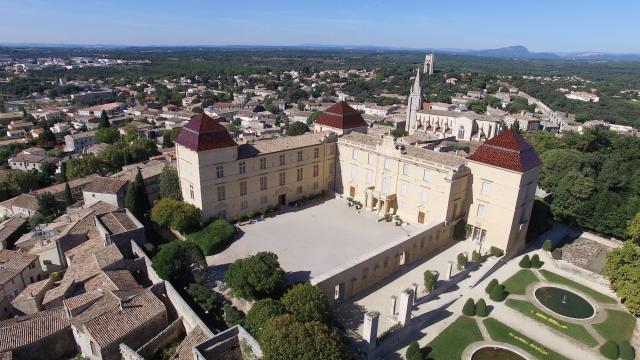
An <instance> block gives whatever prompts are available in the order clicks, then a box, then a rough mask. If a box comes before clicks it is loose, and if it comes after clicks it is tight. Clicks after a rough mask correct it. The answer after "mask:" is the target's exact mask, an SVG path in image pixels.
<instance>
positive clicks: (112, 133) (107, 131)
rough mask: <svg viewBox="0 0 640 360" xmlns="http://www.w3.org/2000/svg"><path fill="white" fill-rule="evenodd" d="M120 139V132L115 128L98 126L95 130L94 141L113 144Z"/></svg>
mask: <svg viewBox="0 0 640 360" xmlns="http://www.w3.org/2000/svg"><path fill="white" fill-rule="evenodd" d="M118 140H120V133H119V132H118V129H116V128H100V129H98V130H96V142H98V143H105V144H113V143H115V142H117V141H118Z"/></svg>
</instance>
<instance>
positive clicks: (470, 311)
mask: <svg viewBox="0 0 640 360" xmlns="http://www.w3.org/2000/svg"><path fill="white" fill-rule="evenodd" d="M462 313H463V314H464V315H467V316H474V315H475V314H476V304H475V303H474V302H473V299H472V298H468V299H467V301H466V302H465V303H464V306H463V307H462Z"/></svg>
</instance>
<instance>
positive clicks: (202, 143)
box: [176, 114, 238, 151]
mask: <svg viewBox="0 0 640 360" xmlns="http://www.w3.org/2000/svg"><path fill="white" fill-rule="evenodd" d="M176 143H178V144H180V145H182V146H184V147H186V148H189V149H191V150H193V151H204V150H211V149H220V148H225V147H231V146H238V144H237V143H236V142H235V141H234V140H233V138H232V137H231V135H230V134H229V132H228V131H227V129H226V128H225V127H224V126H222V125H220V123H218V122H217V121H216V120H215V119H212V118H211V117H210V116H208V115H206V114H197V115H194V116H192V117H191V120H190V121H189V123H187V125H185V126H183V127H182V130H180V133H179V134H178V137H177V138H176Z"/></svg>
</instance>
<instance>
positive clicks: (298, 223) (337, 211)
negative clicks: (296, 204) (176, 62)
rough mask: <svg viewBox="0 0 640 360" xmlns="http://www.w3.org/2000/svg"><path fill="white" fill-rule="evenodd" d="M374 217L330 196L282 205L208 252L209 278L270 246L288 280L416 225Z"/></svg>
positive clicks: (348, 258)
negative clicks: (222, 247) (218, 249)
mask: <svg viewBox="0 0 640 360" xmlns="http://www.w3.org/2000/svg"><path fill="white" fill-rule="evenodd" d="M377 219H378V216H377V215H376V214H372V213H369V212H367V211H365V210H362V211H361V212H360V213H357V212H356V210H355V209H354V208H352V207H348V206H347V205H346V202H344V201H343V200H340V199H330V200H325V201H324V202H323V201H318V202H313V203H311V204H309V205H306V206H304V207H300V208H287V209H286V210H285V211H284V212H283V213H279V214H277V215H275V216H273V217H271V218H267V219H265V220H264V221H259V222H257V223H254V224H250V225H244V226H241V227H240V229H241V231H242V232H244V234H243V235H242V236H241V237H240V238H239V239H238V240H237V241H235V242H234V243H233V244H231V246H229V247H228V248H227V249H225V250H224V251H223V252H221V253H219V254H216V255H212V256H208V257H207V264H209V267H210V280H221V279H222V275H223V273H224V271H225V270H226V268H227V267H228V265H229V264H230V263H232V262H233V261H234V260H237V259H240V258H243V257H246V256H248V255H251V254H255V253H257V252H259V251H271V252H274V253H276V254H277V255H278V258H279V260H280V265H281V266H282V268H283V269H284V270H285V271H287V278H288V279H289V280H291V281H305V280H309V279H310V278H312V277H316V276H318V275H321V274H323V273H325V272H327V271H329V270H331V269H333V268H335V267H337V266H340V265H342V264H344V263H346V262H349V261H351V260H353V259H355V258H357V257H359V256H362V255H364V254H366V253H368V252H371V251H373V250H375V249H376V248H378V247H380V246H382V245H384V244H386V243H388V242H391V241H394V240H397V239H399V238H400V237H406V236H407V234H409V233H411V232H414V231H416V230H418V228H417V227H414V226H407V225H403V226H396V225H395V223H393V222H390V223H388V222H380V223H378V222H377Z"/></svg>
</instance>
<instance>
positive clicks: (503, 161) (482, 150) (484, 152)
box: [467, 130, 542, 173]
mask: <svg viewBox="0 0 640 360" xmlns="http://www.w3.org/2000/svg"><path fill="white" fill-rule="evenodd" d="M467 159H468V160H471V161H477V162H481V163H484V164H488V165H493V166H497V167H500V168H503V169H507V170H513V171H517V172H521V173H524V172H527V171H529V170H531V169H533V168H535V167H537V166H540V165H542V161H540V158H539V157H538V154H536V152H535V150H534V149H533V147H532V146H531V145H529V143H527V142H526V140H524V138H522V136H520V135H519V134H518V133H516V132H515V131H513V130H507V131H504V132H502V133H500V134H498V136H496V137H494V138H492V139H489V140H487V141H486V142H485V143H484V144H482V145H480V147H479V148H478V149H477V150H476V151H475V152H474V153H473V154H471V155H470V156H469V157H468V158H467Z"/></svg>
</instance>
